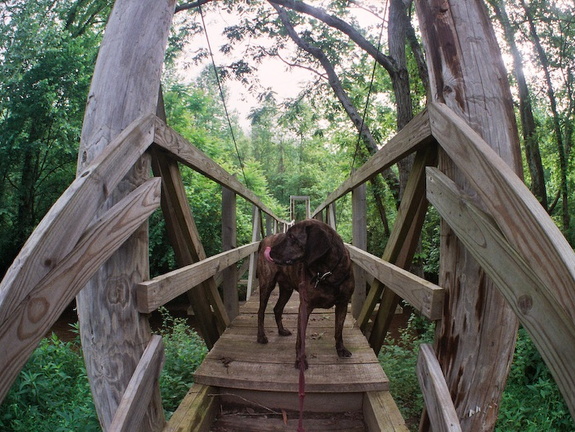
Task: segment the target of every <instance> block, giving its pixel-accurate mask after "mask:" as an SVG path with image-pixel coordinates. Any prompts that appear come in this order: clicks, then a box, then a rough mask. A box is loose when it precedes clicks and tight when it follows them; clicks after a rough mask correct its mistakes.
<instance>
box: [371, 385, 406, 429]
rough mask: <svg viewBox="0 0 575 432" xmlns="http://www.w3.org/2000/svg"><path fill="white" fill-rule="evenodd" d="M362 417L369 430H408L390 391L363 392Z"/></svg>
mask: <svg viewBox="0 0 575 432" xmlns="http://www.w3.org/2000/svg"><path fill="white" fill-rule="evenodd" d="M363 419H364V422H365V424H366V426H367V430H368V431H369V432H407V431H408V430H409V429H408V428H407V426H406V425H405V420H404V419H403V417H402V416H401V413H400V412H399V408H397V405H396V403H395V401H394V400H393V397H392V396H391V393H389V392H387V391H374V392H366V393H365V395H364V397H363Z"/></svg>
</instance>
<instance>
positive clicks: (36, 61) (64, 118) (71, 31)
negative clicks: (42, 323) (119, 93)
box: [0, 0, 108, 274]
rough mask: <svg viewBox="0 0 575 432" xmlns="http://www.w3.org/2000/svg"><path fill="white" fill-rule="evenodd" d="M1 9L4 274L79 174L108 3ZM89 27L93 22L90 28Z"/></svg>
mask: <svg viewBox="0 0 575 432" xmlns="http://www.w3.org/2000/svg"><path fill="white" fill-rule="evenodd" d="M83 3H84V6H85V7H87V8H88V9H90V15H89V18H88V17H86V16H85V13H86V11H85V10H84V7H82V6H80V5H78V4H76V2H74V1H71V0H58V1H53V0H40V1H36V2H23V1H21V2H3V3H2V5H1V6H0V14H1V16H2V18H3V19H2V20H0V53H1V54H0V77H2V79H1V80H0V152H1V153H2V158H1V160H0V251H1V252H0V274H3V273H4V272H5V270H6V268H7V266H8V265H9V264H10V263H11V261H12V260H13V259H14V257H15V254H16V253H17V252H18V250H19V249H20V248H21V247H22V245H23V243H24V241H25V240H26V238H27V237H28V235H29V234H30V233H31V232H32V230H33V228H34V227H35V225H36V224H37V223H38V222H39V221H40V219H41V218H42V217H43V216H44V214H45V213H46V211H47V210H48V209H49V208H50V206H51V205H52V204H53V202H54V201H55V200H56V199H57V198H58V197H59V196H60V195H61V194H62V192H63V191H64V190H65V188H66V187H67V186H68V185H69V184H70V182H71V181H72V180H73V178H74V175H75V167H76V155H77V148H78V143H79V138H80V131H81V124H82V117H83V112H84V106H85V101H86V95H87V93H88V85H89V82H90V79H91V75H92V70H93V66H94V62H95V58H96V53H97V46H98V44H99V41H100V34H99V29H100V27H98V20H99V19H104V18H105V15H106V14H107V12H108V4H107V2H104V1H101V0H100V1H98V0H94V1H91V2H83ZM87 21H89V23H90V24H89V23H88V22H87Z"/></svg>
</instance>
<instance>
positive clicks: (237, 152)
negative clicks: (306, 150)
mask: <svg viewBox="0 0 575 432" xmlns="http://www.w3.org/2000/svg"><path fill="white" fill-rule="evenodd" d="M198 9H199V11H200V17H201V18H202V25H203V27H204V34H205V35H206V42H207V44H208V51H209V53H210V58H211V59H212V67H213V68H214V75H215V76H216V82H217V83H218V90H219V92H220V98H221V99H222V104H223V106H224V112H225V114H226V120H227V122H228V127H229V128H230V134H231V137H232V141H233V142H234V147H235V149H236V155H237V156H238V162H239V164H240V168H241V170H242V176H243V177H244V182H245V184H246V187H247V188H249V184H248V179H247V177H246V172H245V170H244V163H243V161H242V158H241V156H240V150H239V148H238V143H237V141H236V136H235V134H234V128H233V127H232V121H231V119H230V114H229V112H228V107H227V105H226V98H225V96H224V90H223V87H222V82H221V80H220V76H219V75H218V68H217V66H216V61H215V60H214V53H213V51H212V44H211V43H210V38H209V36H208V29H207V27H206V22H205V20H204V13H203V11H202V6H201V5H198Z"/></svg>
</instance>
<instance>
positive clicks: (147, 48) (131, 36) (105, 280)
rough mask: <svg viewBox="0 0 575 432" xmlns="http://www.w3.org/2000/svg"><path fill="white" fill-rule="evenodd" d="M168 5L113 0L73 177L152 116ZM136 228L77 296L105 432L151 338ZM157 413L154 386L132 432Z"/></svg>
mask: <svg viewBox="0 0 575 432" xmlns="http://www.w3.org/2000/svg"><path fill="white" fill-rule="evenodd" d="M174 8H175V0H164V1H156V0H118V1H116V4H115V6H114V9H113V11H112V14H111V16H110V19H109V22H108V25H107V27H106V33H105V36H104V39H103V41H102V46H101V47H100V52H99V55H98V60H97V62H96V68H95V71H94V77H93V80H92V86H91V88H90V94H89V96H88V103H87V106H86V114H85V118H84V126H83V129H82V139H81V143H80V151H79V160H78V173H80V172H81V171H82V169H83V168H85V167H86V166H87V165H88V164H89V163H90V162H91V161H92V160H93V159H94V158H96V157H97V156H98V155H99V154H100V153H101V152H102V150H103V149H104V148H105V147H106V146H107V145H108V143H110V141H111V140H112V139H113V138H114V137H116V136H117V135H118V134H119V133H120V132H121V131H122V130H123V129H124V128H125V127H126V126H127V125H129V124H130V123H131V122H132V121H133V120H135V119H137V118H139V117H140V116H142V115H146V114H154V113H155V112H156V104H157V100H158V90H159V85H160V73H161V70H162V64H163V61H164V53H165V48H166V44H167V39H168V34H169V29H170V26H171V22H172V16H173V13H174ZM149 175H150V162H149V158H147V157H145V158H142V159H141V160H140V162H139V163H138V164H136V166H135V167H134V168H133V169H132V171H131V172H130V173H128V175H127V176H126V177H125V178H124V180H123V181H122V182H121V183H120V185H119V186H118V187H117V188H116V189H115V190H114V191H106V190H104V191H103V193H110V198H109V199H108V201H107V202H106V204H105V205H104V206H103V207H104V209H102V211H103V210H105V209H107V208H109V207H111V206H112V205H113V204H114V203H115V202H117V201H119V200H120V199H121V198H122V197H124V196H126V195H127V194H128V193H129V192H130V191H132V190H133V189H135V188H136V187H137V186H138V185H139V184H141V183H142V182H143V181H145V180H146V179H147V178H148V177H149ZM148 273H149V271H148V236H147V226H146V225H144V226H142V228H141V229H140V230H139V231H136V233H135V234H134V235H133V236H132V237H131V238H130V239H129V240H128V241H127V242H126V243H125V244H124V245H123V246H122V247H121V248H120V249H119V250H118V252H117V253H116V254H115V255H113V256H112V257H111V258H110V259H109V260H108V262H107V263H106V264H105V265H104V266H103V267H102V268H101V269H100V270H99V271H98V273H97V274H96V275H95V276H94V278H93V279H92V280H91V281H90V282H89V283H88V285H87V286H86V287H85V288H84V289H83V290H82V291H81V292H80V294H79V295H78V297H77V303H78V317H79V320H80V334H81V339H82V348H83V350H84V357H85V361H86V368H87V373H88V378H89V379H90V384H91V387H92V393H93V396H94V402H95V405H96V410H97V412H98V417H99V419H100V424H101V425H102V428H103V429H104V430H107V429H108V428H109V426H110V424H111V421H112V419H113V417H114V414H115V413H116V409H117V407H118V404H119V402H120V400H121V398H122V395H123V393H124V391H125V389H126V386H127V384H128V382H129V381H130V378H131V377H132V374H133V372H134V370H135V369H136V366H137V365H138V361H139V360H140V357H141V356H142V353H143V352H144V349H145V348H146V345H147V343H148V341H149V340H150V338H151V333H150V327H149V324H148V319H147V317H146V316H143V315H140V314H139V313H138V312H137V309H136V295H135V294H136V292H135V286H136V284H137V283H139V282H141V281H143V280H146V279H148V277H149V275H148ZM163 424H164V415H163V410H162V404H161V399H160V394H159V387H158V386H156V388H155V389H154V396H153V397H152V401H151V402H150V405H149V407H148V409H147V413H146V416H145V418H144V420H143V423H142V425H141V426H140V427H139V428H138V430H139V431H157V430H160V429H161V428H162V427H163Z"/></svg>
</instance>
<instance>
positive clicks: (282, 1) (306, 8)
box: [268, 0, 397, 76]
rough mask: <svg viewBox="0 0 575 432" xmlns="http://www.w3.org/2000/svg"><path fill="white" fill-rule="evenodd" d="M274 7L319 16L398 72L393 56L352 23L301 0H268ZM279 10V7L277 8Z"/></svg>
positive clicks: (380, 62) (378, 60)
mask: <svg viewBox="0 0 575 432" xmlns="http://www.w3.org/2000/svg"><path fill="white" fill-rule="evenodd" d="M268 2H269V3H271V4H272V5H273V6H274V7H275V5H279V6H284V7H286V8H288V9H292V10H294V11H297V12H301V13H304V14H307V15H310V16H312V17H314V18H317V19H318V20H320V21H323V22H324V23H325V24H327V25H328V26H330V27H333V28H335V29H338V30H340V31H341V32H342V33H344V34H346V35H347V36H349V38H350V39H351V40H353V41H354V42H355V43H356V44H357V45H358V46H359V47H360V48H361V49H363V50H364V51H365V52H367V53H368V54H369V55H370V56H372V57H373V58H374V59H375V60H376V61H377V62H378V63H379V64H380V65H382V66H383V67H384V68H385V70H387V72H388V73H389V74H390V75H392V76H393V75H395V74H396V73H397V68H396V67H395V62H394V61H393V59H392V58H391V57H388V56H386V55H385V54H383V53H382V52H381V51H379V50H378V49H377V48H376V47H375V46H374V45H373V44H372V43H371V42H369V41H368V40H367V39H366V38H365V37H363V35H361V33H359V32H358V31H357V30H356V29H354V28H353V27H352V26H351V25H349V24H348V23H346V22H345V21H343V20H342V19H340V18H338V17H335V16H333V15H330V14H328V13H327V12H326V11H325V10H323V9H320V8H317V7H314V6H310V5H308V4H306V3H303V2H301V1H294V0H268ZM276 10H277V8H276Z"/></svg>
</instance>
